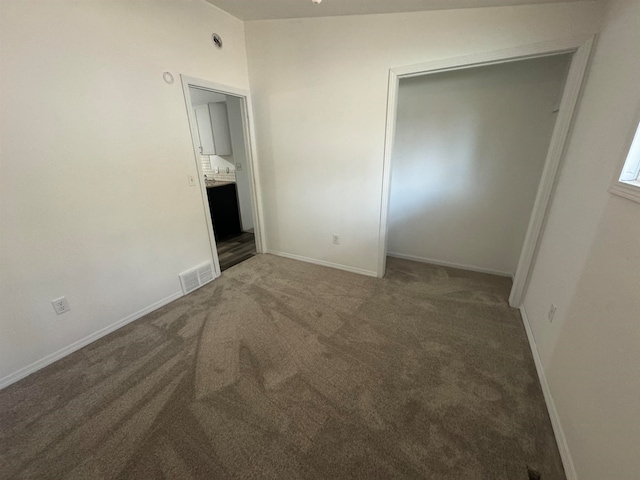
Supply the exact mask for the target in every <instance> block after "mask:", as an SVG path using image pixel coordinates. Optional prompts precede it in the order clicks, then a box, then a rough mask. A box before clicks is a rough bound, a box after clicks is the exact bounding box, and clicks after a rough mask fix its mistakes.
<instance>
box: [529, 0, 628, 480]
mask: <svg viewBox="0 0 640 480" xmlns="http://www.w3.org/2000/svg"><path fill="white" fill-rule="evenodd" d="M639 48H640V2H637V1H613V2H611V3H610V6H609V8H608V12H607V16H606V18H605V23H604V27H603V30H602V34H601V37H600V39H599V41H598V44H597V47H596V50H595V54H594V57H593V61H592V66H591V69H590V73H589V76H588V81H587V84H586V87H585V90H584V95H583V98H582V101H581V104H580V107H579V111H578V118H577V121H576V123H575V126H574V129H573V133H572V135H571V137H570V142H569V145H568V150H567V154H566V158H565V162H564V166H563V167H562V173H561V176H560V179H559V182H558V185H557V190H556V194H555V198H554V200H553V203H552V206H551V210H550V214H549V220H548V222H547V226H546V229H545V233H544V236H543V239H542V243H541V246H540V251H539V253H538V256H537V260H536V263H535V268H534V270H533V275H532V278H531V282H530V285H529V288H528V290H527V293H526V296H525V300H524V306H525V309H526V312H527V315H528V317H529V320H530V322H531V324H532V325H531V326H532V330H533V333H534V336H535V340H536V343H537V347H538V350H539V352H540V356H541V359H542V363H543V365H544V369H545V372H546V377H547V379H548V382H549V386H550V390H551V394H552V396H553V398H554V403H555V405H556V408H557V411H558V415H559V418H560V422H561V424H562V427H563V430H564V432H565V435H566V437H567V441H568V446H569V450H570V452H571V455H572V457H573V460H574V463H575V466H576V470H577V473H578V477H579V478H580V480H599V479H604V478H606V479H608V480H630V479H635V478H638V445H640V374H639V373H638V372H639V366H640V295H639V294H638V293H639V290H638V288H639V286H640V249H639V248H638V239H640V204H637V203H634V202H632V201H630V200H626V199H623V198H620V197H617V196H615V195H612V194H610V193H609V192H608V191H607V189H608V187H609V185H610V182H611V180H612V178H613V177H614V175H615V174H619V168H620V166H621V165H620V163H619V162H621V161H622V159H623V157H624V154H625V152H624V151H623V148H624V146H625V143H626V141H627V140H628V138H629V137H628V136H629V135H630V133H631V130H632V128H633V119H634V116H635V114H636V111H637V109H638V108H639V107H640V82H639V81H638V79H640V56H638V49H639ZM551 303H555V304H556V305H557V307H558V310H557V313H556V315H555V318H554V320H553V323H549V321H548V320H547V316H546V315H547V311H548V309H549V305H550V304H551Z"/></svg>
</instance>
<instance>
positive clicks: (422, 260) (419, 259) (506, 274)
mask: <svg viewBox="0 0 640 480" xmlns="http://www.w3.org/2000/svg"><path fill="white" fill-rule="evenodd" d="M387 256H388V257H394V258H402V259H404V260H412V261H414V262H420V263H431V264H432V265H440V266H441V267H451V268H459V269H461V270H470V271H472V272H480V273H488V274H491V275H499V276H501V277H509V278H513V273H510V272H502V271H500V270H491V269H490V268H482V267H472V266H471V265H465V264H462V263H455V262H445V261H443V260H434V259H433V258H426V257H418V256H415V255H405V254H404V253H395V252H387Z"/></svg>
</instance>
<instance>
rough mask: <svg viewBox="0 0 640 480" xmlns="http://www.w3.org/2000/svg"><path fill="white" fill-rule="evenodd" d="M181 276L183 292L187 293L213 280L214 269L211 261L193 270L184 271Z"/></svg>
mask: <svg viewBox="0 0 640 480" xmlns="http://www.w3.org/2000/svg"><path fill="white" fill-rule="evenodd" d="M179 277H180V285H182V293H184V294H185V295H186V294H187V293H190V292H193V291H194V290H196V289H197V288H200V287H201V286H202V285H204V284H205V283H209V282H210V281H211V280H213V269H212V268H211V263H209V262H207V263H204V264H202V265H200V266H198V267H195V268H192V269H191V270H188V271H186V272H182V273H181V274H180V275H179Z"/></svg>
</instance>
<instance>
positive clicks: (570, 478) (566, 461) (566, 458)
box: [520, 306, 578, 480]
mask: <svg viewBox="0 0 640 480" xmlns="http://www.w3.org/2000/svg"><path fill="white" fill-rule="evenodd" d="M520 316H521V317H522V323H523V324H524V329H525V331H526V332H527V339H528V340H529V348H531V353H532V355H533V361H534V363H535V365H536V371H537V372H538V379H539V380H540V387H542V393H543V395H544V401H545V403H546V404H547V411H548V412H549V418H550V419H551V426H552V427H553V433H554V435H555V437H556V443H557V444H558V450H559V451H560V457H561V458H562V464H563V466H564V473H565V475H566V476H567V480H578V474H577V472H576V467H575V465H574V464H573V458H572V457H571V452H570V451H569V445H568V444H567V438H566V437H565V435H564V430H563V429H562V424H561V423H560V417H559V416H558V411H557V410H556V406H555V403H554V402H553V397H552V396H551V389H550V388H549V384H548V383H547V377H546V375H545V373H544V367H543V366H542V360H541V359H540V353H539V352H538V347H537V345H536V340H535V338H534V336H533V330H531V324H530V323H529V317H527V312H526V310H525V309H524V306H521V307H520Z"/></svg>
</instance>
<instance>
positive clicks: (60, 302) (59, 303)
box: [51, 297, 71, 315]
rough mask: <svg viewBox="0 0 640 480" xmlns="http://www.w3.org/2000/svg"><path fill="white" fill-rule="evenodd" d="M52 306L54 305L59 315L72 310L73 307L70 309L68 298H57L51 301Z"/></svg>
mask: <svg viewBox="0 0 640 480" xmlns="http://www.w3.org/2000/svg"><path fill="white" fill-rule="evenodd" d="M51 305H53V309H54V310H55V311H56V314H58V315H60V314H61V313H64V312H68V311H69V310H71V307H69V302H68V301H67V297H60V298H56V299H55V300H51Z"/></svg>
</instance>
